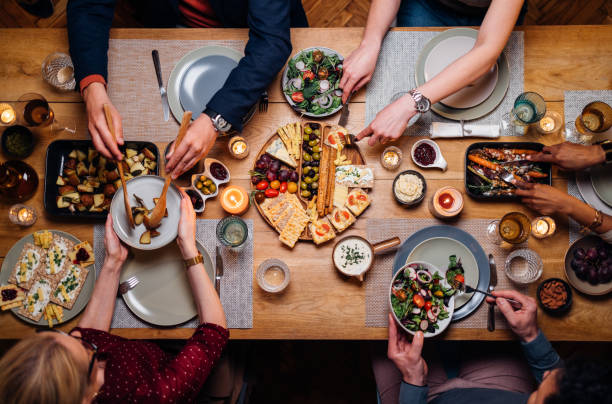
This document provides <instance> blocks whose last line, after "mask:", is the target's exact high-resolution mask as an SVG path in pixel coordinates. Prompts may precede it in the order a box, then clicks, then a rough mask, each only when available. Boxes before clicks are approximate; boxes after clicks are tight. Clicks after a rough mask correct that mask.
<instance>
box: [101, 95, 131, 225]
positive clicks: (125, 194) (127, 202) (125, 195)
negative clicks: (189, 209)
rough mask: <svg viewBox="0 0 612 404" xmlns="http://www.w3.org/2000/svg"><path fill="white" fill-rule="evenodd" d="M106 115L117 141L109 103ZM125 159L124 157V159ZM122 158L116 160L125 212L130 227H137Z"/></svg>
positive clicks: (105, 109) (109, 127)
mask: <svg viewBox="0 0 612 404" xmlns="http://www.w3.org/2000/svg"><path fill="white" fill-rule="evenodd" d="M104 115H105V116H106V124H107V125H108V130H110V133H111V135H112V136H113V140H114V141H115V143H117V135H115V125H114V124H113V116H112V115H111V111H110V107H109V106H108V104H104ZM122 160H123V159H122ZM122 160H115V161H116V162H117V168H118V169H119V178H121V188H123V203H124V204H125V214H126V215H127V218H128V222H129V223H130V227H131V228H132V229H133V228H135V227H136V226H135V224H134V216H133V215H132V208H131V207H130V197H129V196H128V192H127V187H126V185H125V177H124V176H123V162H122Z"/></svg>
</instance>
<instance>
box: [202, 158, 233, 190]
mask: <svg viewBox="0 0 612 404" xmlns="http://www.w3.org/2000/svg"><path fill="white" fill-rule="evenodd" d="M204 167H205V172H207V173H208V174H210V176H211V177H213V178H214V179H215V180H216V182H217V183H219V184H225V183H227V182H229V180H230V174H229V170H228V169H227V167H226V166H225V164H223V163H222V162H220V161H219V160H217V159H213V158H211V157H209V158H207V159H206V160H204Z"/></svg>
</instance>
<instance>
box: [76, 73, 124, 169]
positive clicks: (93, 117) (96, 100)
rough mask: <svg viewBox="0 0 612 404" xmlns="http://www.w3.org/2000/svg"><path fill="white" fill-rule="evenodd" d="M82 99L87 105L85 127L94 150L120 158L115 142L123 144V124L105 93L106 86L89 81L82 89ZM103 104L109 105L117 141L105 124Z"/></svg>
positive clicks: (121, 157)
mask: <svg viewBox="0 0 612 404" xmlns="http://www.w3.org/2000/svg"><path fill="white" fill-rule="evenodd" d="M83 99H84V100H85V105H86V106H87V128H88V129H89V133H90V134H91V141H92V142H93V144H94V146H95V148H96V150H98V151H99V152H100V153H101V154H102V155H103V156H105V157H107V158H109V159H116V160H121V159H123V155H122V154H121V152H120V151H119V147H118V146H117V144H120V145H122V144H123V126H122V124H121V115H120V114H119V111H117V109H116V108H115V107H114V106H113V104H112V103H111V101H110V98H108V94H107V93H106V88H105V87H104V84H102V83H91V84H90V85H88V86H87V87H86V88H85V90H83ZM104 104H108V106H109V107H110V111H111V115H112V116H113V124H114V125H115V136H116V137H117V141H116V142H115V139H114V138H113V135H112V134H111V133H110V130H109V128H108V125H107V124H106V115H104Z"/></svg>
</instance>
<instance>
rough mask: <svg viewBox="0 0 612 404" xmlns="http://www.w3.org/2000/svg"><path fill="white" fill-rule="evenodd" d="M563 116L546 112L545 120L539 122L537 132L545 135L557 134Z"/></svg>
mask: <svg viewBox="0 0 612 404" xmlns="http://www.w3.org/2000/svg"><path fill="white" fill-rule="evenodd" d="M561 123H562V119H561V115H560V114H558V113H557V112H554V111H546V115H544V118H542V119H540V122H538V125H537V127H536V128H537V130H538V132H540V133H541V134H543V135H546V134H549V133H556V132H557V131H558V130H559V129H560V128H561Z"/></svg>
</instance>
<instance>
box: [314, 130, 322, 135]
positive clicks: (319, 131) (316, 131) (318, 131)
mask: <svg viewBox="0 0 612 404" xmlns="http://www.w3.org/2000/svg"><path fill="white" fill-rule="evenodd" d="M313 132H314V134H315V135H317V136H319V135H320V134H321V130H320V129H315V130H314V131H313Z"/></svg>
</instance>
